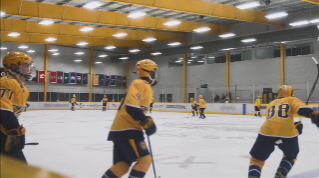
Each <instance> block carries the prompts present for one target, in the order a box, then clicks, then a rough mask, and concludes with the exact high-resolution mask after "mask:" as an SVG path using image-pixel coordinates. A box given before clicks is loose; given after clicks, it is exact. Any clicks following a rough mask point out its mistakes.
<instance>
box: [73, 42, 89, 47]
mask: <svg viewBox="0 0 319 178" xmlns="http://www.w3.org/2000/svg"><path fill="white" fill-rule="evenodd" d="M87 44H89V43H87V42H79V43H77V44H76V45H79V46H85V45H87Z"/></svg>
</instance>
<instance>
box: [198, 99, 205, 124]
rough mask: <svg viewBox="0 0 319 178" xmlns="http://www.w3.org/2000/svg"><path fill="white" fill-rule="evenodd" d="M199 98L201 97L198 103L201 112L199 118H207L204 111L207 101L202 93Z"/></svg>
mask: <svg viewBox="0 0 319 178" xmlns="http://www.w3.org/2000/svg"><path fill="white" fill-rule="evenodd" d="M198 98H199V100H198V104H199V113H200V116H199V118H202V119H205V118H206V116H205V114H204V111H205V109H206V102H205V100H204V98H203V96H202V95H199V96H198Z"/></svg>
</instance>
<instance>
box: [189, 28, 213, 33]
mask: <svg viewBox="0 0 319 178" xmlns="http://www.w3.org/2000/svg"><path fill="white" fill-rule="evenodd" d="M209 30H211V29H210V28H208V27H202V28H197V29H195V30H193V31H195V32H206V31H209Z"/></svg>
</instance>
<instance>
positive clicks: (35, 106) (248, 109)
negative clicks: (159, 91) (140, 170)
mask: <svg viewBox="0 0 319 178" xmlns="http://www.w3.org/2000/svg"><path fill="white" fill-rule="evenodd" d="M28 103H29V104H30V107H28V109H27V110H28V111H29V110H69V109H70V108H71V104H70V103H68V102H28ZM119 105H120V103H119V102H109V103H108V104H107V109H110V110H115V109H117V108H118V107H119ZM309 106H310V107H312V108H313V109H314V110H315V111H319V105H318V104H311V105H309ZM266 107H267V105H266V104H264V105H262V106H261V114H262V115H266ZM101 108H102V103H101V102H81V103H80V102H79V103H78V105H75V110H101ZM153 111H159V112H183V113H188V112H190V111H191V105H190V104H189V103H154V104H153ZM254 112H255V110H254V104H245V103H220V104H215V103H207V104H206V109H205V113H207V114H232V115H253V114H254Z"/></svg>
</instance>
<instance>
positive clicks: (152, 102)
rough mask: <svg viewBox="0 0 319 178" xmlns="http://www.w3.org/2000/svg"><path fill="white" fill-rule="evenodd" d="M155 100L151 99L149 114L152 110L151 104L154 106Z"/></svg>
mask: <svg viewBox="0 0 319 178" xmlns="http://www.w3.org/2000/svg"><path fill="white" fill-rule="evenodd" d="M154 101H155V99H154V98H152V101H151V104H150V111H149V112H150V113H152V109H153V104H154Z"/></svg>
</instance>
